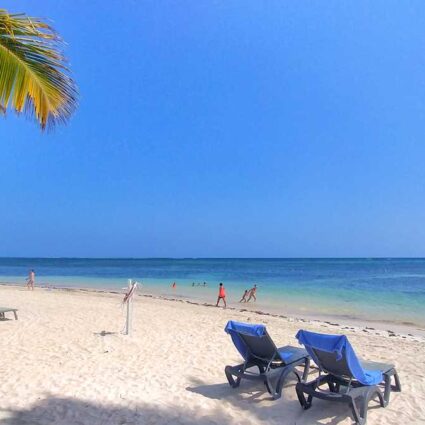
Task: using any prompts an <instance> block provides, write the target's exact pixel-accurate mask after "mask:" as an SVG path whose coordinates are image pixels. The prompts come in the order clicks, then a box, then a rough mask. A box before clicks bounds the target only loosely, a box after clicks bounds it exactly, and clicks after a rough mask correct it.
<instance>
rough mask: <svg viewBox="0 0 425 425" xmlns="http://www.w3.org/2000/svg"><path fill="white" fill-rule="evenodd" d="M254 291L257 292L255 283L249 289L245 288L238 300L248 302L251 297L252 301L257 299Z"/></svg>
mask: <svg viewBox="0 0 425 425" xmlns="http://www.w3.org/2000/svg"><path fill="white" fill-rule="evenodd" d="M256 292H257V285H254V286H253V287H252V288H251V289H245V292H244V293H243V295H242V298H241V299H240V300H239V302H240V303H249V302H250V301H251V298H254V301H257V297H256V296H255V293H256ZM247 298H248V299H247Z"/></svg>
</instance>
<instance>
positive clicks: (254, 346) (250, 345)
mask: <svg viewBox="0 0 425 425" xmlns="http://www.w3.org/2000/svg"><path fill="white" fill-rule="evenodd" d="M225 331H226V332H227V333H228V334H229V335H230V336H231V338H232V341H233V343H234V344H235V347H236V349H237V350H238V351H239V353H240V354H241V356H242V357H243V358H244V360H245V361H244V362H243V363H242V364H239V365H237V366H226V367H225V369H224V372H225V374H226V377H227V380H228V381H229V384H230V386H232V387H233V388H236V387H238V386H239V385H240V382H241V380H242V379H248V380H259V381H262V382H263V383H264V384H265V386H266V388H267V391H268V392H269V393H270V394H271V395H272V397H273V398H274V399H275V400H276V399H278V398H280V396H281V394H282V387H283V384H284V381H285V379H286V377H287V376H288V375H289V374H290V373H294V374H295V376H296V378H297V380H298V382H301V381H302V380H303V381H305V379H306V378H307V375H308V371H309V367H310V357H309V355H308V353H307V351H305V350H304V349H302V348H299V347H291V346H285V347H281V348H277V347H276V345H275V344H274V342H273V340H272V339H271V338H270V336H269V334H268V333H267V330H266V327H265V326H264V325H253V324H248V323H240V322H234V321H232V320H231V321H229V322H228V323H227V325H226V328H225ZM297 366H302V367H303V375H302V377H301V375H300V373H299V372H298V371H297V370H296V369H295V368H296V367H297ZM252 367H257V368H258V371H259V373H256V372H255V371H252V370H250V369H251V368H252ZM234 377H236V380H235V379H234ZM273 382H275V384H273Z"/></svg>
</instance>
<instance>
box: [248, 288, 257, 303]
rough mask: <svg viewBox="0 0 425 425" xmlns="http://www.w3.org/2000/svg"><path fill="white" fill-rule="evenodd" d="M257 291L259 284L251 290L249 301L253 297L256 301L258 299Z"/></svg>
mask: <svg viewBox="0 0 425 425" xmlns="http://www.w3.org/2000/svg"><path fill="white" fill-rule="evenodd" d="M256 292H257V285H254V287H253V288H251V290H250V291H249V298H248V302H249V301H250V300H251V298H254V301H257V297H256V296H255V293H256Z"/></svg>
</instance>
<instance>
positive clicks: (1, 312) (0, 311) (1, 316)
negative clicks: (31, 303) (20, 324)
mask: <svg viewBox="0 0 425 425" xmlns="http://www.w3.org/2000/svg"><path fill="white" fill-rule="evenodd" d="M9 311H13V315H14V316H15V320H18V313H17V311H18V309H17V308H7V307H0V319H5V318H6V317H5V315H4V313H8V312H9Z"/></svg>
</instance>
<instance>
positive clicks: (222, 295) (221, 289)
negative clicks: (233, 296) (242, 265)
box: [215, 282, 227, 308]
mask: <svg viewBox="0 0 425 425" xmlns="http://www.w3.org/2000/svg"><path fill="white" fill-rule="evenodd" d="M220 300H223V303H224V308H226V307H227V304H226V289H225V288H224V285H223V284H222V283H221V282H220V285H219V286H218V298H217V304H216V305H215V306H216V307H218V303H219V302H220Z"/></svg>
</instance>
